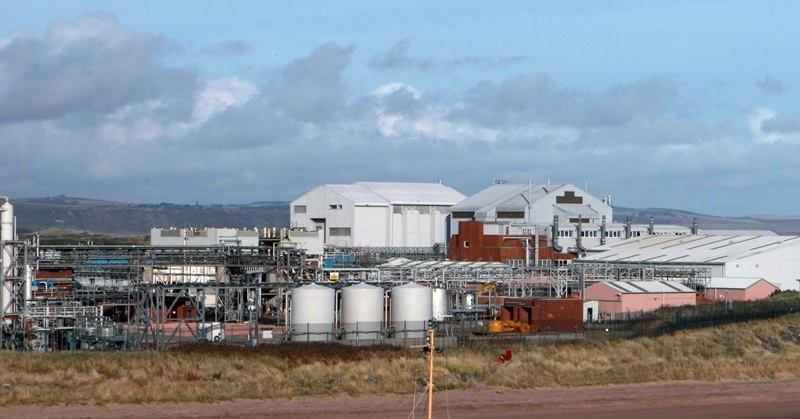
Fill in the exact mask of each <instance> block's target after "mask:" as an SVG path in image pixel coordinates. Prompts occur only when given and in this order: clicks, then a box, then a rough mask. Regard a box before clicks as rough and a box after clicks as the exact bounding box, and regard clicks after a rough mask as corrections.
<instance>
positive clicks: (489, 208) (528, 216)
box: [450, 183, 613, 234]
mask: <svg viewBox="0 0 800 419" xmlns="http://www.w3.org/2000/svg"><path fill="white" fill-rule="evenodd" d="M609 201H610V198H608V197H606V198H604V199H598V198H596V197H594V196H592V195H590V194H589V193H587V192H586V191H584V190H582V189H580V188H578V187H577V186H575V185H573V184H570V183H563V184H552V185H551V184H549V183H548V184H536V185H533V184H510V183H496V184H494V185H492V186H490V187H488V188H486V189H484V190H482V191H480V192H478V193H476V194H475V195H472V196H470V197H469V198H467V199H464V200H463V201H461V202H458V203H457V204H456V205H454V206H453V217H452V219H451V222H450V229H451V231H452V234H457V233H458V224H459V223H460V222H461V221H483V222H486V223H508V224H523V223H527V224H537V223H551V222H552V221H553V218H554V217H555V216H558V218H559V220H560V221H561V222H563V223H565V224H570V223H578V222H582V223H583V224H594V225H599V224H600V223H601V222H602V221H603V220H606V221H608V222H611V218H612V213H613V209H612V208H611V205H610V202H609Z"/></svg>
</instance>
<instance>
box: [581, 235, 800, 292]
mask: <svg viewBox="0 0 800 419" xmlns="http://www.w3.org/2000/svg"><path fill="white" fill-rule="evenodd" d="M597 250H603V251H601V252H600V253H596V254H592V255H589V256H587V257H585V258H581V259H577V260H575V261H574V262H573V263H580V264H584V267H586V268H589V267H590V265H591V266H594V267H596V266H604V265H607V266H623V265H624V266H642V267H648V266H649V267H659V268H663V269H671V270H674V271H677V270H682V271H684V272H689V271H691V270H699V269H705V270H707V271H708V273H709V275H710V277H714V278H763V279H765V280H766V281H768V282H769V283H771V284H774V285H775V286H777V287H779V288H780V289H782V290H788V289H794V290H796V289H798V278H800V236H704V235H687V236H641V237H639V238H635V239H629V240H624V241H621V242H618V243H612V244H609V245H606V246H603V247H601V248H599V249H597ZM708 285H709V284H706V286H708Z"/></svg>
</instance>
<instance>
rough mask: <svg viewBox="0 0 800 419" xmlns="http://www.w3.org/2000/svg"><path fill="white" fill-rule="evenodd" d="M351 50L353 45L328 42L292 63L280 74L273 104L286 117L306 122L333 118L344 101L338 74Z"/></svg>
mask: <svg viewBox="0 0 800 419" xmlns="http://www.w3.org/2000/svg"><path fill="white" fill-rule="evenodd" d="M354 51H355V47H354V46H346V47H343V46H340V45H337V44H333V43H329V44H325V45H322V46H320V47H319V48H317V49H316V50H314V51H313V52H311V54H309V55H308V56H306V57H301V58H297V59H295V60H293V61H292V62H290V63H289V64H288V65H287V66H286V67H284V68H283V70H282V71H281V80H279V81H278V87H277V88H276V89H275V91H274V100H275V103H276V104H277V105H278V106H280V107H281V108H283V110H284V111H285V112H286V113H287V114H288V115H291V116H292V117H295V118H298V119H300V120H305V121H308V122H321V121H327V120H330V119H332V118H334V117H336V115H337V114H338V113H339V112H340V111H341V110H342V109H343V108H344V104H345V101H346V98H345V94H346V91H345V88H344V85H343V84H342V76H341V73H342V71H344V69H345V68H346V67H347V66H348V65H349V64H350V59H351V56H352V54H353V52H354Z"/></svg>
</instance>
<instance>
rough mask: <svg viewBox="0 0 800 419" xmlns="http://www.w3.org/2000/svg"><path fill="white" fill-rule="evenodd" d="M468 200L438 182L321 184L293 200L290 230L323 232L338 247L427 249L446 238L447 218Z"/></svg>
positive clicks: (328, 242)
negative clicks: (452, 210) (457, 206)
mask: <svg viewBox="0 0 800 419" xmlns="http://www.w3.org/2000/svg"><path fill="white" fill-rule="evenodd" d="M464 198H466V197H465V196H464V195H462V194H461V193H460V192H458V191H456V190H454V189H452V188H450V187H447V186H445V185H443V184H441V183H386V182H357V183H354V184H352V185H321V186H318V187H316V188H314V189H313V190H311V191H310V192H308V193H306V194H305V195H303V196H301V197H300V198H297V199H295V200H294V201H292V205H291V226H292V228H305V229H309V230H322V231H323V232H324V241H325V243H326V244H329V245H334V246H341V247H366V246H372V247H430V246H433V245H434V244H436V243H445V241H446V240H447V231H446V230H447V217H448V216H449V215H450V208H451V207H452V206H453V204H455V203H457V202H459V201H461V200H463V199H464Z"/></svg>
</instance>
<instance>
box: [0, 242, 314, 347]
mask: <svg viewBox="0 0 800 419" xmlns="http://www.w3.org/2000/svg"><path fill="white" fill-rule="evenodd" d="M0 246H2V249H3V251H5V252H8V254H9V255H11V257H10V258H8V259H9V260H10V266H7V267H2V268H3V269H2V270H1V271H2V272H3V273H2V276H0V280H1V281H0V284H2V285H3V286H4V287H7V289H8V290H9V292H8V296H9V297H8V298H6V300H7V301H2V303H3V305H4V307H6V308H7V309H6V310H3V312H2V319H0V320H2V321H1V322H0V325H2V330H0V348H2V349H14V350H31V351H52V350H76V349H78V350H142V349H164V348H166V347H167V346H168V345H170V344H172V343H173V342H175V341H176V340H177V341H183V342H185V341H186V340H187V339H192V340H194V341H198V340H202V339H203V338H204V336H205V334H204V333H205V329H206V323H207V322H210V323H215V324H221V325H224V324H225V323H227V322H230V323H237V324H241V323H249V324H250V326H248V327H249V330H250V332H249V333H246V334H245V335H246V337H247V339H248V341H249V340H250V339H251V338H253V337H254V336H255V330H256V329H257V328H256V326H255V324H256V323H257V320H258V318H259V316H261V315H263V314H265V313H267V312H268V311H269V310H268V309H267V308H268V307H270V306H280V304H279V302H278V303H275V302H274V301H273V300H275V299H276V298H278V297H280V296H281V295H283V291H282V290H283V289H284V288H286V287H291V286H295V285H297V284H299V283H302V282H308V281H310V280H313V278H315V277H316V276H317V275H318V272H317V271H318V269H317V268H315V267H312V266H308V265H307V264H306V261H305V252H304V251H303V250H298V249H295V248H284V247H282V246H280V245H279V244H278V243H271V244H270V245H267V246H258V247H241V246H208V247H202V246H195V247H191V246H94V245H82V246H41V245H38V244H34V245H31V244H30V243H29V242H19V241H14V242H11V241H5V242H3V243H0ZM209 272H211V273H213V275H209V274H208V273H209ZM37 274H38V275H40V276H41V278H40V277H37ZM276 312H277V313H280V310H276ZM239 329H241V328H239ZM232 336H234V337H235V336H236V333H233V334H232ZM184 338H186V339H184Z"/></svg>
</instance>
